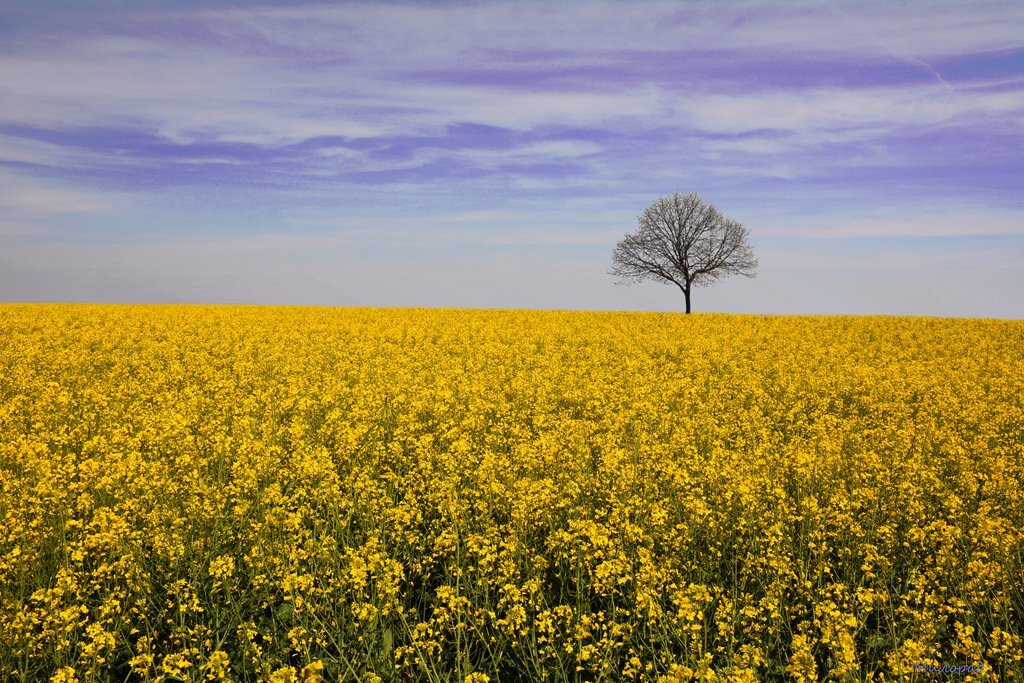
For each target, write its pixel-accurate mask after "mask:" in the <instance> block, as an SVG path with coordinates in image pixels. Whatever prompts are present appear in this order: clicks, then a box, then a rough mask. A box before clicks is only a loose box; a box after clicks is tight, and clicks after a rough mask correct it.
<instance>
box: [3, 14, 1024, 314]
mask: <svg viewBox="0 0 1024 683" xmlns="http://www.w3.org/2000/svg"><path fill="white" fill-rule="evenodd" d="M0 15H2V16H0V96H2V98H3V102H4V104H3V107H2V108H0V174H2V175H0V180H4V181H5V182H6V184H7V186H8V187H12V188H16V189H15V190H8V191H5V192H0V241H2V240H5V239H8V240H10V239H14V237H11V236H15V235H16V236H17V240H19V244H23V243H24V242H25V240H28V241H31V240H33V239H40V240H41V239H42V237H39V236H40V235H43V234H46V235H48V237H47V238H46V239H48V240H60V239H66V240H70V241H72V242H73V241H74V240H82V239H85V238H86V237H87V236H89V235H91V236H92V237H94V238H97V239H98V237H97V236H98V235H102V239H104V240H107V239H114V238H115V237H116V235H117V234H118V230H122V231H123V233H124V235H126V237H125V239H128V237H127V235H133V236H135V237H134V238H139V236H140V235H146V236H147V239H149V238H152V236H153V235H155V234H161V235H164V236H166V235H172V234H179V235H185V234H188V235H193V234H197V233H204V234H205V233H210V234H219V233H223V234H230V235H241V234H245V233H246V231H249V232H250V233H256V232H259V233H261V234H262V233H265V232H268V231H269V232H273V231H274V230H278V232H288V231H293V232H297V233H298V234H297V235H294V237H295V238H296V239H298V240H299V243H301V244H308V243H309V242H307V241H303V240H306V239H307V238H309V239H313V240H314V241H315V240H316V239H320V238H321V237H323V235H322V234H321V232H324V231H326V232H328V233H329V232H330V231H342V232H344V233H345V235H347V237H346V238H345V239H348V238H349V237H352V235H355V234H358V235H360V237H358V239H357V238H354V237H353V238H352V239H353V240H354V241H355V242H356V243H359V244H361V245H362V247H360V248H365V249H368V250H371V251H372V249H373V244H374V240H379V242H380V243H381V244H391V243H395V242H401V241H402V239H404V237H402V236H405V235H407V234H415V235H421V234H422V231H427V232H431V231H433V232H432V233H431V234H434V235H435V236H438V238H439V239H440V236H441V235H442V234H448V233H444V230H445V228H444V226H445V225H446V223H445V221H446V220H447V219H446V218H445V217H452V216H456V217H467V216H468V217H476V218H473V219H472V220H471V221H470V222H469V223H467V222H466V220H464V218H453V219H452V220H453V221H455V223H457V224H458V225H459V226H460V227H459V229H458V230H457V231H456V232H455V235H456V237H454V238H451V239H452V243H453V244H454V243H458V242H460V241H462V242H465V243H467V244H468V243H473V244H486V245H491V246H496V245H504V247H511V245H520V246H521V245H523V244H539V243H544V244H558V245H563V246H562V247H560V249H562V248H563V247H564V248H569V247H566V246H565V245H575V247H579V248H583V247H582V245H590V246H589V247H588V248H594V249H596V248H595V247H594V246H593V245H594V243H595V242H594V240H595V239H606V237H607V235H608V234H614V233H615V230H612V228H613V227H614V226H621V229H622V230H625V229H626V228H628V227H629V225H630V223H631V222H632V221H633V220H634V219H635V217H636V214H637V213H638V212H639V211H640V210H642V208H643V207H644V206H645V205H646V204H647V203H649V202H650V201H651V199H652V198H653V197H654V196H656V195H657V194H661V193H665V192H671V191H676V190H679V191H689V190H695V191H699V192H702V193H705V195H706V197H707V198H708V199H709V200H712V201H715V202H717V203H720V204H722V208H723V209H724V210H726V211H727V213H733V214H735V215H737V216H739V217H741V218H743V219H744V220H746V221H748V222H750V223H751V227H752V229H753V230H755V232H756V224H757V223H758V222H761V223H763V224H764V226H766V227H765V230H766V234H787V233H786V226H787V225H789V224H792V225H797V226H800V227H799V230H798V232H799V234H800V235H801V237H800V239H807V235H808V234H809V232H811V228H810V227H808V226H812V225H819V226H821V227H820V228H819V229H820V231H821V232H822V235H823V237H829V238H830V237H834V236H841V237H842V238H843V239H852V238H854V237H856V236H857V235H866V236H869V237H870V239H871V240H880V239H882V237H883V234H882V232H883V230H884V229H889V230H897V232H899V231H902V232H901V233H900V234H909V235H917V236H925V237H927V238H935V237H936V235H940V234H941V235H942V236H944V237H945V238H949V239H953V238H954V237H955V236H956V235H957V234H960V235H962V236H963V237H964V238H965V239H980V238H981V236H984V235H992V234H998V235H1003V236H1006V235H1007V234H1008V233H1012V226H1013V225H1014V224H1015V219H1018V218H1020V219H1021V220H1019V221H1017V222H1018V223H1020V224H1024V217H1022V216H1021V211H1022V206H1021V196H1020V187H1021V186H1024V174H1022V164H1021V162H1020V159H1021V158H1022V157H1024V143H1022V140H1024V131H1022V128H1024V78H1022V76H1021V74H1022V73H1024V70H1022V67H1024V42H1022V40H1021V36H1022V35H1024V12H1022V11H1021V9H1020V7H1019V6H1017V5H1014V4H1011V3H1002V4H1001V3H992V4H990V5H986V7H985V8H984V9H978V8H972V7H971V6H969V5H968V4H964V3H955V2H949V3H937V4H936V3H927V4H924V3H906V4H900V5H899V6H896V5H893V4H891V3H882V2H879V3H874V4H851V5H841V4H828V3H820V2H812V1H810V0H809V1H807V2H794V3H786V4H785V5H779V4H778V3H761V2H753V3H714V4H712V3H702V2H690V3H653V2H652V3H618V2H600V1H599V2H588V3H561V2H550V3H543V2H542V3H531V4H525V5H523V4H518V3H502V2H498V3H486V4H471V3H455V4H451V3H442V4H436V5H435V4H402V5H390V4H375V3H363V4H356V5H339V6H324V5H299V6H292V5H290V4H288V3H281V4H277V3H272V2H271V3H264V4H261V5H258V6H249V5H242V4H240V3H234V2H218V3H214V4H212V5H211V4H203V5H198V4H188V3H186V4H180V3H174V4H171V3H149V4H146V5H141V6H133V7H126V6H114V5H109V4H106V3H99V2H87V3H84V4H82V5H76V6H74V7H71V6H69V7H67V8H62V9H61V10H59V11H57V10H55V9H52V8H50V7H48V6H47V5H45V4H42V5H16V6H13V7H4V8H0ZM869 214H870V215H869ZM876 214H878V215H876ZM936 215H948V216H956V217H957V221H947V222H943V223H942V225H941V229H937V228H935V227H934V226H935V225H936V220H937V219H936ZM972 215H973V216H975V217H976V218H975V219H974V220H973V221H972V220H971V219H970V217H971V216H972ZM494 216H503V218H501V219H500V220H499V219H496V218H494ZM886 216H888V217H892V216H898V217H899V221H898V222H897V221H896V220H895V219H893V220H889V221H886V220H883V218H885V217H886ZM961 218H962V219H963V220H961ZM411 223H414V224H415V225H418V226H420V228H417V230H420V232H415V231H413V232H409V233H407V232H403V231H406V230H411V229H410V228H408V227H407V226H408V225H409V224H411ZM958 224H962V225H963V227H962V228H958V227H957V225H958ZM76 226H77V227H78V230H77V232H76V230H75V227H76ZM119 226H120V227H119ZM176 226H177V227H176ZM275 226H276V227H275ZM367 226H372V227H367ZM403 226H405V227H403ZM424 226H425V227H424ZM880 226H882V227H880ZM900 226H902V227H900ZM1008 226H1010V227H1008ZM472 230H476V231H477V233H471V231H472ZM609 230H611V231H612V232H611V233H609V232H608V231H609ZM957 230H960V233H957ZM175 231H177V232H175ZM517 231H518V232H517ZM289 234H291V233H289ZM332 234H333V233H332ZM5 235H6V236H8V237H5ZM374 235H376V237H374ZM34 236H35V237H34ZM134 238H133V239H134ZM314 238H315V239H314ZM275 239H276V238H275ZM332 239H333V238H332ZM339 239H340V238H339ZM445 239H448V238H445ZM608 239H612V238H608ZM770 239H771V238H769V242H770ZM360 240H362V241H360ZM442 241H444V240H442ZM273 243H275V244H276V243H279V242H273ZM351 243H352V242H345V244H351ZM261 244H262V242H261ZM1014 245H1016V246H1011V247H1010V248H1009V250H1010V251H1012V249H1015V248H1019V243H1014ZM768 246H769V247H770V246H771V245H770V244H769V245H768ZM904 247H907V245H902V246H901V247H900V248H901V249H904ZM409 248H410V249H411V250H412V252H415V251H416V249H417V247H415V246H414V247H409ZM445 248H446V249H447V248H448V247H445ZM453 248H454V247H453ZM952 248H953V247H950V249H952ZM907 249H909V247H908V248H907ZM1004 251H1005V250H1004ZM171 252H173V250H171ZM171 252H169V253H171ZM174 253H177V252H174ZM181 253H184V252H181ZM595 253H596V251H595ZM823 253H824V252H823ZM900 253H910V252H909V251H907V250H906V249H905V250H904V251H901V252H900ZM828 257H829V258H832V256H828ZM595 267H597V266H595ZM602 267H603V266H602ZM598 269H599V270H600V268H598ZM19 291H20V290H19ZM0 295H2V292H0ZM0 298H2V297H0ZM581 305H582V306H585V305H587V304H583V303H581Z"/></svg>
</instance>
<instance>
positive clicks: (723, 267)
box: [610, 192, 757, 313]
mask: <svg viewBox="0 0 1024 683" xmlns="http://www.w3.org/2000/svg"><path fill="white" fill-rule="evenodd" d="M638 222H639V226H638V228H637V230H636V232H633V233H626V236H625V237H624V238H622V241H621V242H619V243H618V244H617V245H616V246H615V252H614V253H613V254H612V270H611V273H610V274H611V275H616V276H618V278H619V283H633V282H640V281H641V280H647V279H651V280H657V281H661V282H671V283H673V284H675V285H676V286H677V287H679V289H680V290H682V292H683V296H685V297H686V312H687V313H689V312H690V290H691V288H693V287H703V286H705V285H709V284H711V283H713V282H715V281H716V280H718V279H719V278H722V277H726V276H728V275H744V276H746V277H754V276H755V275H757V259H756V258H755V257H754V252H753V250H752V249H751V247H750V244H749V243H748V242H747V236H748V234H749V232H748V231H747V229H746V228H745V227H743V226H742V225H741V224H740V223H737V222H736V221H733V220H729V219H728V218H726V217H725V216H723V215H722V214H721V213H720V212H719V211H718V209H716V208H715V207H713V206H711V205H710V204H705V203H704V202H703V201H702V200H701V198H700V196H698V195H696V194H694V193H692V192H691V193H690V194H679V193H678V192H673V193H672V194H670V195H669V196H667V197H658V201H656V202H654V203H653V204H651V205H650V206H649V207H647V210H646V211H644V212H643V213H642V214H641V215H640V218H639V219H638Z"/></svg>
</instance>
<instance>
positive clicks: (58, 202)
mask: <svg viewBox="0 0 1024 683" xmlns="http://www.w3.org/2000/svg"><path fill="white" fill-rule="evenodd" d="M124 201H125V197H124V196H123V195H120V194H116V193H108V192H95V191H86V190H77V189H70V188H67V187H63V186H61V185H57V184H52V183H46V182H42V181H39V180H35V179H33V178H29V177H26V176H23V175H17V174H15V173H12V172H10V171H4V170H2V169H0V210H2V211H6V212H10V213H13V214H15V215H32V216H36V215H40V214H43V215H46V214H50V215H52V214H93V213H104V212H109V211H114V210H116V209H117V208H119V207H121V206H123V204H124Z"/></svg>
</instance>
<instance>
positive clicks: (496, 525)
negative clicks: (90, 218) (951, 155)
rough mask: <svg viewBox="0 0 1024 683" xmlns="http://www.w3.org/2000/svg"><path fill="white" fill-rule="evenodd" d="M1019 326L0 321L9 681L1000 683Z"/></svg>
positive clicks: (840, 320)
mask: <svg viewBox="0 0 1024 683" xmlns="http://www.w3.org/2000/svg"><path fill="white" fill-rule="evenodd" d="M1022 397H1024V323H1022V322H1019V321H996V320H940V319H924V318H916V319H915V318H852V317H765V316H724V315H694V316H681V315H672V314H653V313H652V314H647V313H643V314H640V313H582V312H542V311H465V310H397V309H396V310H385V309H323V308H279V307H272V308H261V307H198V306H193V307H188V306H92V305H3V306H0V525H2V528H3V533H2V534H0V679H3V680H12V681H37V680H54V681H83V682H84V681H103V680H126V679H129V678H130V679H131V680H140V681H170V680H189V681H212V680H260V681H319V680H350V681H355V680H362V681H390V680H423V681H450V680H460V681H474V682H478V683H479V682H483V681H488V680H491V681H517V680H518V681H530V680H550V681H570V680H572V681H577V680H592V681H597V680H609V681H614V680H636V681H688V680H707V681H713V680H722V681H757V680H797V681H815V680H850V681H860V680H875V681H881V680H902V679H907V678H911V677H913V676H914V675H915V673H914V672H915V671H921V670H924V667H926V666H932V667H942V666H959V667H961V668H960V669H959V670H961V671H966V670H967V669H966V667H965V665H972V666H973V667H974V668H971V669H970V671H972V672H975V673H970V674H968V675H967V676H965V677H964V680H1007V681H1010V680H1021V677H1022V655H1024V647H1022V637H1024V624H1022V616H1021V615H1022V613H1024V592H1022V586H1024V582H1022V578H1021V577H1022V576H1024V566H1022V565H1024V532H1022V529H1024V486H1022V482H1024V399H1022Z"/></svg>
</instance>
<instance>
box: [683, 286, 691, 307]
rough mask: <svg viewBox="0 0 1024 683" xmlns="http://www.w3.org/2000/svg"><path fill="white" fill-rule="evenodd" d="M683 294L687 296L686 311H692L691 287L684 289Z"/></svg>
mask: <svg viewBox="0 0 1024 683" xmlns="http://www.w3.org/2000/svg"><path fill="white" fill-rule="evenodd" d="M683 296H685V297H686V312H687V313H689V312H690V288H689V287H687V288H685V289H684V290H683Z"/></svg>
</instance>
